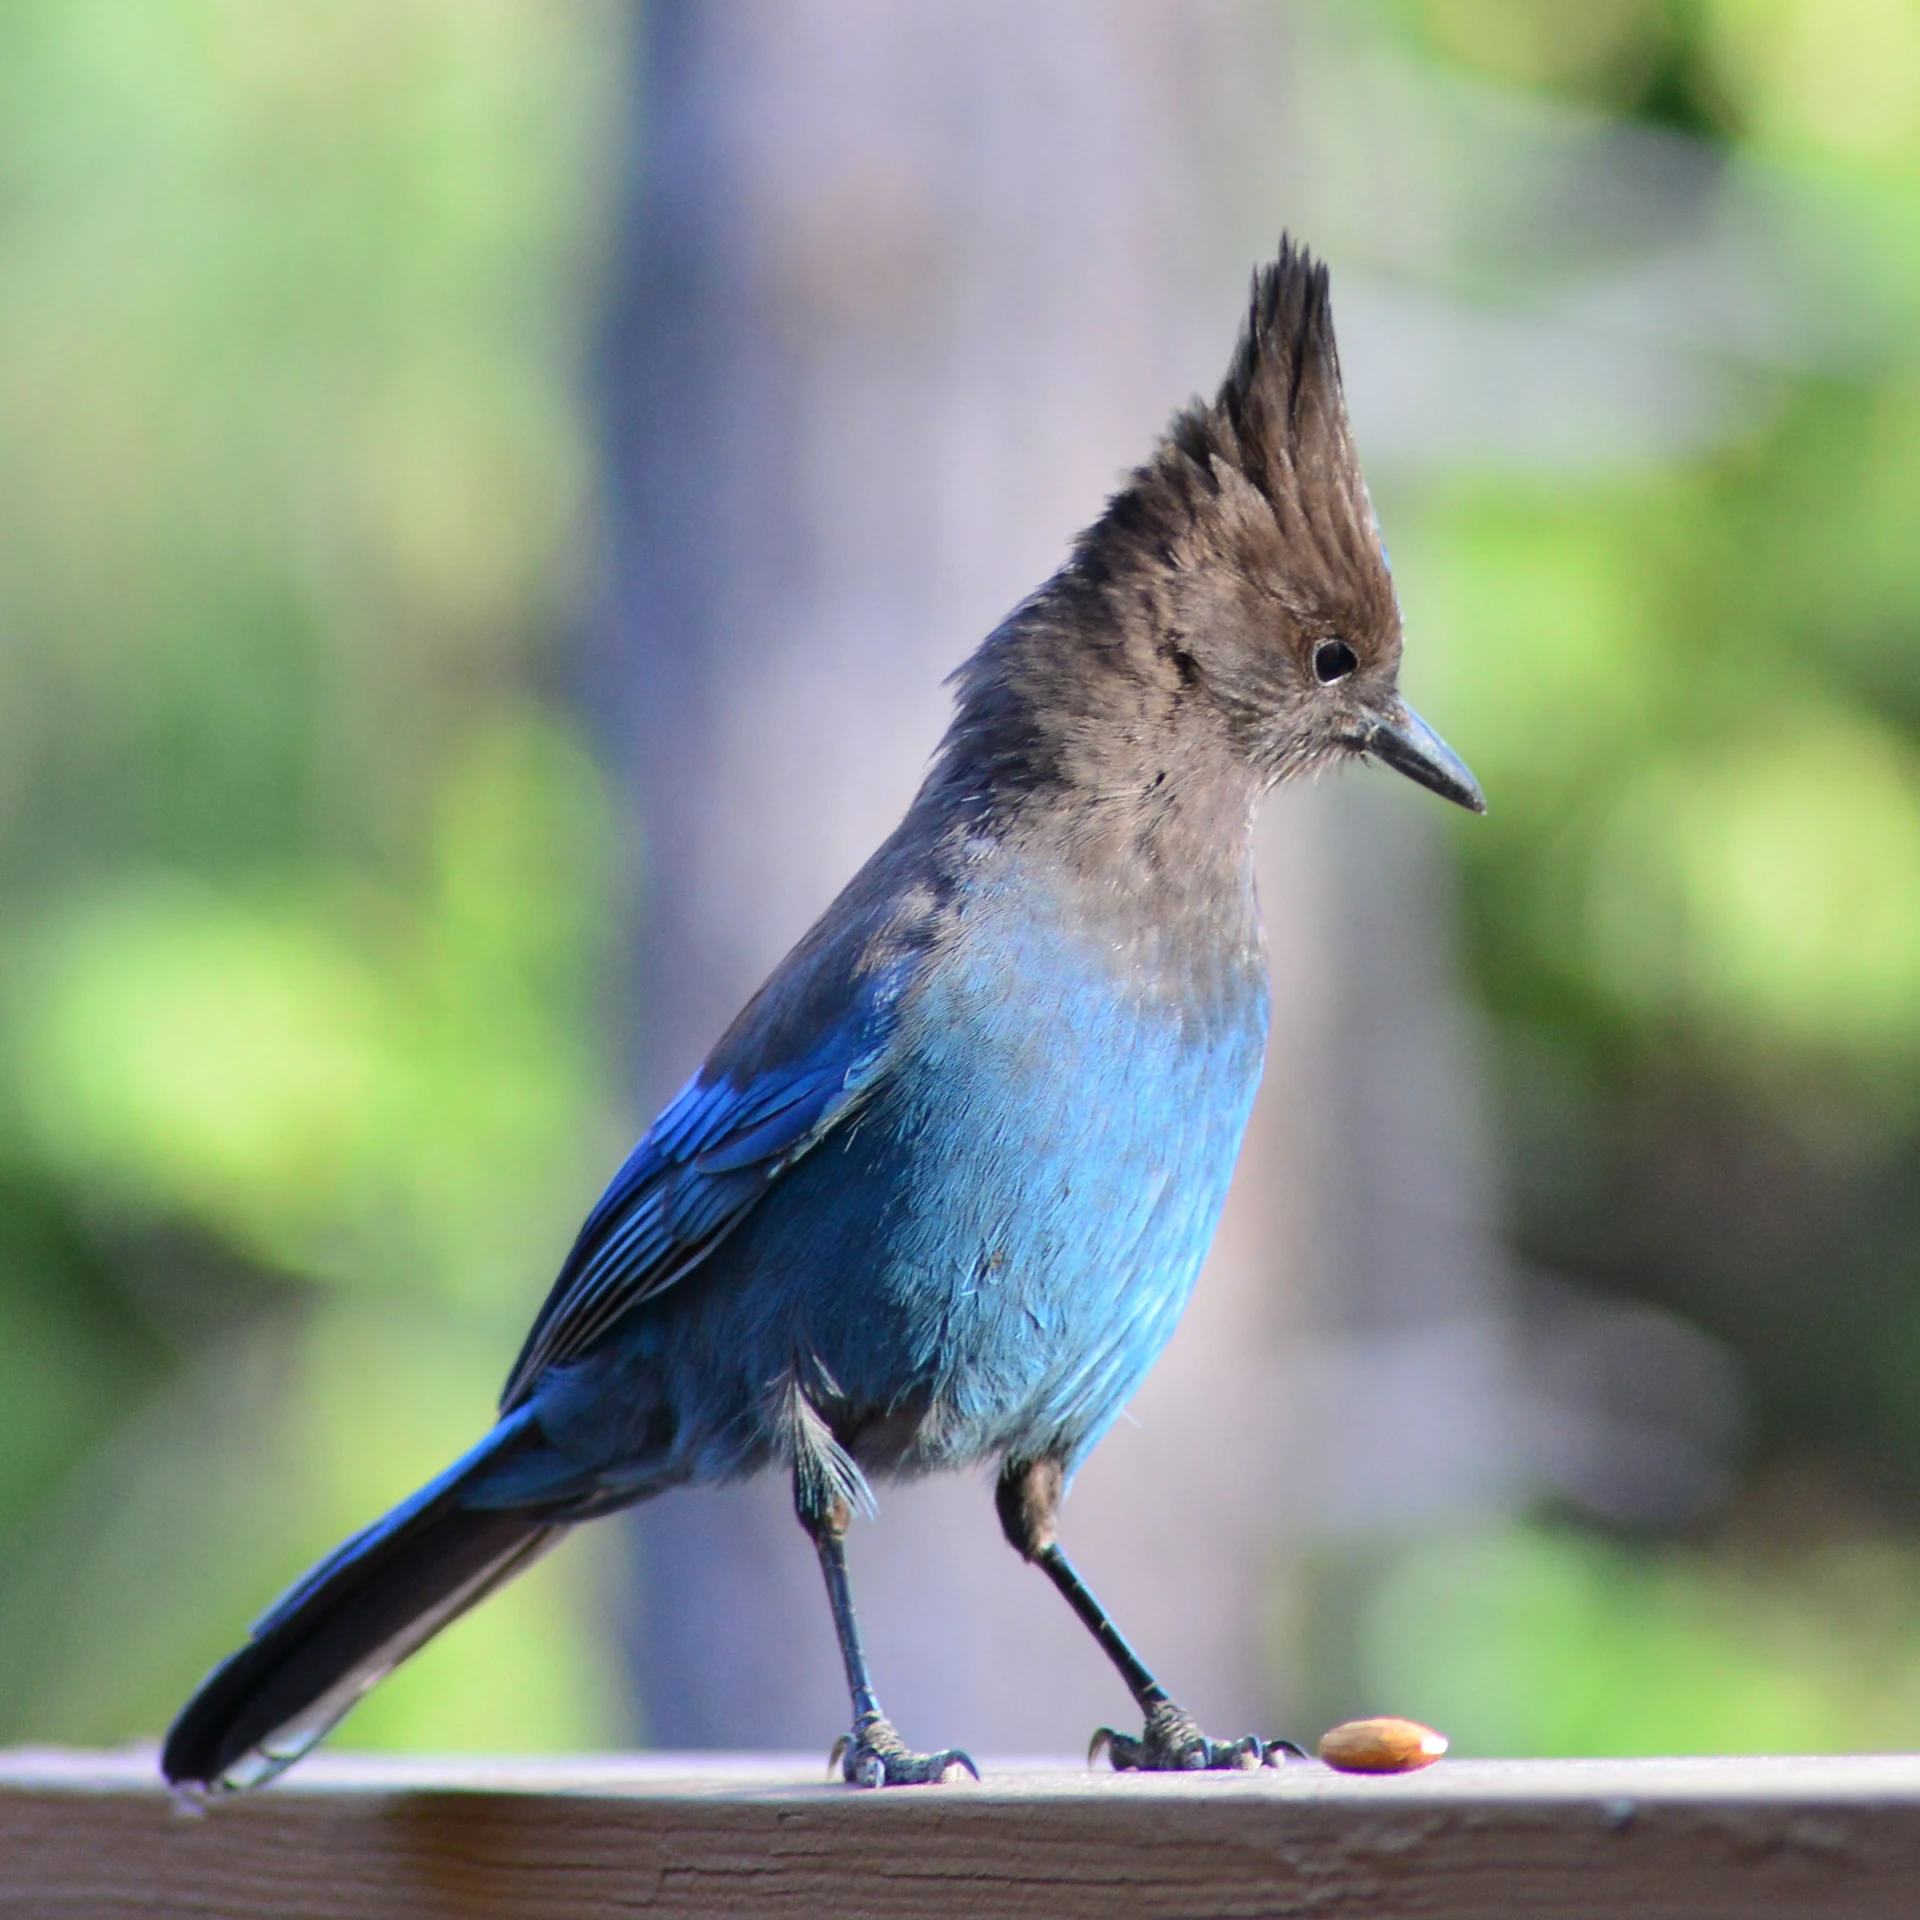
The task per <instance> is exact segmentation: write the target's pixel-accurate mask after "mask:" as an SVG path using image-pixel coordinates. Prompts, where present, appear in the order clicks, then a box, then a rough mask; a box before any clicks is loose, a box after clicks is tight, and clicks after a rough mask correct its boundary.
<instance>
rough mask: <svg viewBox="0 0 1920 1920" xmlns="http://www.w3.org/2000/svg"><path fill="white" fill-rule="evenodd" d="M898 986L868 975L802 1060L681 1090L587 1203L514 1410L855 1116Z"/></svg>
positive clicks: (713, 1073)
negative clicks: (546, 1375) (542, 1377)
mask: <svg viewBox="0 0 1920 1920" xmlns="http://www.w3.org/2000/svg"><path fill="white" fill-rule="evenodd" d="M900 986H901V980H900V978H899V976H898V973H897V971H895V972H890V973H889V974H887V975H883V976H881V977H879V978H876V979H874V980H872V981H870V982H869V983H868V986H867V990H866V991H864V992H862V993H861V994H859V995H857V996H856V998H855V1001H854V1004H853V1005H852V1007H851V1008H849V1009H848V1010H847V1012H846V1014H845V1015H844V1016H843V1017H842V1018H841V1019H840V1020H838V1021H836V1022H835V1023H834V1024H833V1025H832V1026H831V1027H830V1028H829V1030H828V1031H827V1032H826V1034H825V1035H824V1036H823V1037H822V1038H820V1039H819V1040H818V1042H817V1043H816V1044H815V1045H814V1046H812V1047H810V1048H809V1049H808V1050H807V1051H806V1053H805V1054H804V1055H802V1056H801V1057H800V1058H798V1059H796V1060H793V1061H791V1062H790V1063H787V1064H782V1065H761V1066H759V1067H758V1068H757V1069H756V1070H755V1071H754V1072H753V1074H752V1075H751V1077H750V1078H748V1079H747V1080H746V1081H745V1082H744V1084H742V1083H739V1082H737V1081H736V1080H735V1079H734V1077H733V1075H732V1074H731V1073H730V1072H728V1071H726V1070H724V1069H716V1068H715V1066H714V1065H713V1063H711V1062H709V1063H708V1065H706V1066H704V1067H702V1068H701V1069H700V1071H699V1072H698V1073H696V1074H695V1075H694V1076H693V1078H692V1079H691V1080H689V1081H688V1082H687V1084H686V1085H685V1086H684V1087H682V1088H681V1089H680V1091H679V1093H677V1094H676V1095H675V1096H674V1098H673V1099H672V1100H671V1101H669V1102H668V1104H667V1106H666V1107H665V1109H664V1110H663V1111H662V1112H661V1114H660V1117H659V1118H658V1119H657V1120H656V1121H655V1122H654V1123H653V1125H652V1126H651V1127H650V1128H648V1130H647V1132H646V1135H645V1137H644V1138H643V1139H642V1140H641V1142H640V1144H639V1145H638V1146H637V1147H635V1148H634V1150H633V1152H632V1153H631V1154H629V1155H628V1156H627V1160H626V1162H625V1164H624V1165H623V1166H622V1167H621V1168H620V1170H619V1172H618V1173H616V1174H615V1175H614V1177H613V1180H612V1182H611V1183H610V1184H609V1186H608V1188H607V1190H606V1192H605V1193H604V1194H603V1195H602V1196H601V1198H600V1200H599V1202H598V1204H597V1205H596V1206H595V1207H594V1209H593V1211H592V1213H590V1214H589V1215H588V1216H587V1222H586V1225H585V1226H583V1227H582V1228H581V1229H580V1237H579V1238H578V1239H577V1240H576V1241H575V1242H574V1245H573V1251H572V1252H571V1253H569V1254H568V1256H567V1260H566V1264H565V1265H564V1266H563V1267H562V1268H561V1270H560V1276H559V1278H558V1279H557V1280H556V1281H555V1282H554V1285H553V1291H552V1292H551V1293H550V1294H549V1295H548V1296H547V1302H546V1305H545V1306H544V1307H542V1308H541V1310H540V1316H539V1318H538V1319H537V1320H535V1322H534V1323H533V1328H532V1331H531V1332H530V1333H529V1334H528V1335H527V1340H526V1345H525V1346H524V1347H522V1349H521V1351H520V1357H519V1358H518V1360H516V1361H515V1362H514V1367H513V1372H512V1374H511V1375H510V1376H509V1377H508V1380H507V1385H506V1391H505V1392H504V1393H503V1395H502V1396H501V1401H500V1406H501V1411H502V1413H511V1412H512V1411H513V1410H514V1409H515V1408H516V1407H518V1406H521V1405H522V1404H524V1402H525V1400H526V1398H527V1395H528V1393H529V1392H530V1391H531V1389H532V1386H533V1383H534V1381H535V1380H536V1379H538V1378H539V1376H540V1375H541V1374H542V1373H544V1372H545V1371H546V1370H547V1368H549V1367H552V1366H556V1365H558V1364H559V1363H561V1362H562V1361H565V1360H568V1359H571V1358H573V1357H574V1356H575V1355H577V1354H579V1353H582V1352H584V1351H585V1350H586V1349H587V1348H588V1347H589V1346H591V1345H592V1344H593V1343H594V1342H595V1341H596V1340H598V1339H600V1338H601V1336H602V1335H604V1334H605V1333H606V1332H607V1331H608V1330H609V1329H610V1328H611V1327H612V1326H613V1325H614V1323H615V1322H616V1321H618V1320H619V1319H620V1318H621V1317H622V1316H623V1315H624V1314H626V1313H628V1312H630V1311H631V1310H632V1309H633V1308H635V1307H637V1306H638V1305H640V1303H641V1302H642V1301H644V1300H649V1299H651V1298H652V1297H653V1296H654V1295H655V1294H657V1293H659V1292H661V1291H662V1290H663V1289H664V1288H667V1287H670V1286H672V1285H673V1284H674V1283H675V1282H676V1281H678V1280H681V1279H683V1278H684V1277H685V1276H686V1275H687V1274H689V1273H690V1272H692V1271H693V1270H694V1269H695V1268H696V1267H698V1266H699V1265H700V1263H701V1262H702V1261H703V1260H705V1259H706V1258H707V1256H708V1255H709V1254H711V1253H712V1252H713V1250H714V1248H715V1247H717V1246H718V1245H719V1244H720V1243H721V1241H723V1240H724V1239H725V1238H726V1237H727V1235H728V1234H729V1233H731V1232H732V1231H733V1229H734V1228H735V1227H736V1226H738V1225H739V1224H740V1222H741V1220H743V1219H744V1218H745V1217H746V1215H747V1213H748V1212H749V1211H750V1210H751V1209H752V1207H753V1205H754V1204H755V1202H756V1201H758V1200H759V1199H760V1197H761V1196H762V1195H763V1194H764V1193H765V1192H766V1191H767V1189H768V1187H770V1186H771V1185H772V1184H773V1182H774V1181H776V1180H777V1179H778V1178H779V1177H780V1175H781V1174H782V1173H784V1172H785V1171H786V1170H787V1168H788V1167H790V1166H792V1165H793V1163H794V1162H795V1161H796V1160H797V1159H799V1158H800V1156H801V1155H802V1154H804V1153H806V1152H807V1151H808V1149H809V1148H811V1147H813V1146H814V1145H816V1144H817V1143H818V1142H819V1141H820V1140H821V1139H822V1138H823V1137H824V1136H825V1135H826V1134H827V1133H829V1132H830V1131H831V1130H832V1129H833V1128H834V1127H835V1126H837V1125H838V1124H839V1123H840V1122H841V1121H842V1120H844V1119H845V1118H846V1117H847V1115H848V1114H849V1113H850V1112H851V1111H852V1110H853V1108H854V1107H855V1106H856V1105H857V1104H858V1103H859V1101H860V1100H861V1099H862V1098H863V1097H864V1096H865V1095H866V1094H867V1093H868V1092H869V1091H870V1090H871V1089H872V1087H873V1086H874V1084H875V1083H876V1082H877V1081H878V1080H879V1079H880V1077H881V1076H882V1074H883V1072H884V1070H885V1065H886V1059H887V1054H888V1047H889V1042H890V1041H891V1038H892V1034H893V1029H894V1025H895V1017H896V1010H897V1006H898V1001H899V993H900Z"/></svg>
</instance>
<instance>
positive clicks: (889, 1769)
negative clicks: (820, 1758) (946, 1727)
mask: <svg viewBox="0 0 1920 1920" xmlns="http://www.w3.org/2000/svg"><path fill="white" fill-rule="evenodd" d="M827 1765H828V1767H829V1768H833V1767H838V1768H839V1769H840V1778H841V1779H842V1780H844V1781H845V1782H846V1783H847V1785H848V1786H850V1787H917V1786H926V1785H930V1784H937V1783H938V1782H940V1781H943V1780H949V1779H958V1778H959V1777H960V1776H961V1775H963V1774H965V1775H968V1776H970V1777H971V1778H973V1779H975V1780H978V1779H979V1778H980V1769H979V1768H978V1767H976V1766H975V1765H974V1764H973V1762H972V1760H971V1759H969V1758H968V1756H967V1755H966V1754H964V1753H962V1752H960V1751H959V1749H958V1748H956V1747H949V1748H947V1750H946V1751H945V1752H944V1753H914V1752H913V1751H911V1750H910V1749H909V1747H908V1746H907V1743H906V1742H905V1741H904V1740H902V1739H901V1738H900V1736H899V1735H898V1734H897V1733H895V1732H894V1730H893V1723H892V1721H890V1720H887V1719H884V1718H882V1716H881V1715H879V1714H877V1713H870V1714H865V1715H863V1716H862V1717H861V1718H860V1720H858V1721H857V1722H856V1723H855V1725H854V1729H853V1731H852V1732H851V1733H843V1734H842V1735H841V1736H840V1738H839V1739H838V1740H836V1741H835V1742H834V1743H833V1752H832V1754H831V1755H830V1756H829V1758H828V1760H827Z"/></svg>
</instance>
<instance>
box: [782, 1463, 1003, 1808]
mask: <svg viewBox="0 0 1920 1920" xmlns="http://www.w3.org/2000/svg"><path fill="white" fill-rule="evenodd" d="M810 1491H811V1490H810V1489H805V1490H803V1487H802V1484H801V1481H800V1478H799V1476H797V1475H796V1476H795V1481H794V1506H795V1508H796V1509H797V1511H798V1512H799V1515H800V1524H801V1525H802V1526H803V1527H805V1528H806V1530H807V1532H808V1534H809V1535H811V1537H812V1539H813V1544H814V1548H815V1550H816V1551H817V1552H818V1553H819V1555H820V1571H821V1572H822V1573H823V1574H824V1575H825V1576H826V1581H827V1604H828V1605H829V1606H830V1607H831V1608H832V1609H833V1630H834V1633H835V1634H836V1635H837V1636H838V1637H839V1641H840V1658H841V1659H842V1660H843V1661H845V1663H846V1668H847V1691H848V1692H849V1693H850V1694H851V1695H852V1696H853V1731H852V1732H851V1733H843V1734H842V1735H841V1736H840V1738H839V1739H838V1740H836V1741H835V1742H834V1743H833V1754H832V1757H831V1759H830V1760H829V1761H828V1763H827V1764H828V1765H829V1766H837V1767H838V1768H839V1769H840V1777H841V1778H842V1779H843V1780H845V1781H846V1782H847V1784H848V1785H849V1786H854V1787H906V1786H918V1785H921V1784H924V1783H926V1782H928V1781H939V1780H945V1779H946V1778H947V1777H948V1776H949V1775H950V1774H957V1773H969V1774H971V1775H972V1776H973V1777H974V1779H976V1780H977V1779H979V1777H980V1770H979V1768H978V1767H976V1766H975V1765H974V1764H973V1762H972V1761H971V1760H970V1759H969V1758H968V1757H967V1756H966V1755H965V1754H964V1753H961V1752H959V1751H958V1750H957V1749H955V1748H951V1747H950V1748H948V1749H947V1750H946V1751H945V1752H943V1753H915V1752H913V1751H912V1750H911V1749H910V1748H909V1747H908V1746H907V1743H906V1742H905V1741H904V1740H902V1739H901V1738H900V1736H899V1735H898V1734H897V1733H896V1732H894V1730H893V1722H892V1721H890V1720H889V1719H888V1718H887V1716H886V1715H885V1714H884V1713H882V1712H881V1711H880V1696H879V1695H878V1694H876V1693H875V1692H874V1690H873V1681H872V1678H871V1677H870V1676H869V1674H868V1672H867V1656H866V1650H865V1649H864V1648H863V1647H862V1646H861V1644H860V1623H859V1622H858V1621H857V1620H856V1619H855V1618H854V1615H853V1588H852V1586H851V1584H850V1583H849V1581H848V1579H847V1527H848V1525H849V1524H850V1522H851V1521H852V1518H853V1516H852V1514H851V1513H850V1512H849V1511H848V1508H847V1503H846V1502H845V1501H844V1500H842V1499H839V1498H838V1497H837V1496H836V1497H833V1498H832V1499H831V1502H830V1504H827V1505H824V1506H821V1505H818V1504H817V1503H816V1500H815V1499H814V1498H811V1497H809V1495H810Z"/></svg>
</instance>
